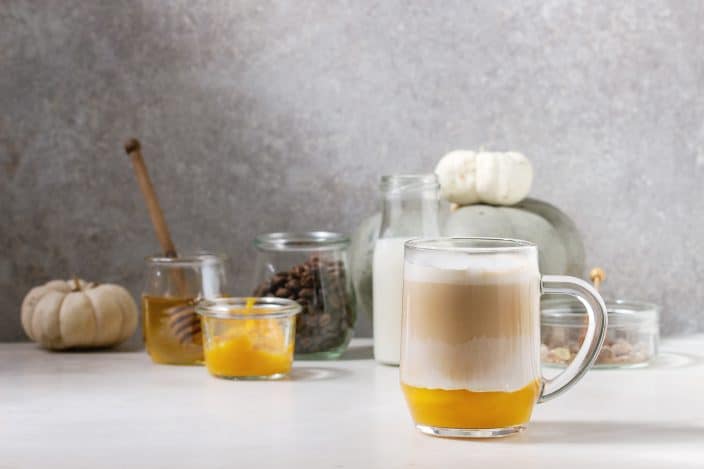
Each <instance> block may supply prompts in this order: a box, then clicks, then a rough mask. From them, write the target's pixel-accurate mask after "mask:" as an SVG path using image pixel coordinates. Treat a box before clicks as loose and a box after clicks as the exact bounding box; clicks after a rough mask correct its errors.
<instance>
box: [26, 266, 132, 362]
mask: <svg viewBox="0 0 704 469" xmlns="http://www.w3.org/2000/svg"><path fill="white" fill-rule="evenodd" d="M21 314H22V327H23V328H24V331H25V333H26V334H27V335H28V336H29V338H30V339H32V340H33V341H35V342H37V343H38V344H39V345H41V346H42V347H45V348H48V349H52V350H61V349H67V348H102V347H110V346H113V345H117V344H119V343H120V342H123V341H124V340H126V339H127V338H129V337H130V336H131V335H132V334H134V331H135V329H136V328H137V317H138V313H137V305H136V304H135V302H134V300H133V299H132V295H130V293H129V292H128V291H127V290H126V289H124V288H123V287H121V286H119V285H113V284H109V283H106V284H100V285H97V284H93V283H88V282H85V281H84V280H80V279H77V278H76V279H73V280H69V281H64V280H52V281H50V282H48V283H46V284H44V285H42V286H39V287H34V288H32V289H31V290H30V291H29V293H27V296H25V298H24V301H23V302H22V313H21Z"/></svg>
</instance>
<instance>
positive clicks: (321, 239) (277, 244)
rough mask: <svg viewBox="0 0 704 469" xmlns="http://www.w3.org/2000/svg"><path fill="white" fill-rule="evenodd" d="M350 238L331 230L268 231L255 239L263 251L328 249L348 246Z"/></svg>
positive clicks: (257, 246)
mask: <svg viewBox="0 0 704 469" xmlns="http://www.w3.org/2000/svg"><path fill="white" fill-rule="evenodd" d="M349 244H350V239H349V238H348V237H347V236H345V235H343V234H341V233H334V232H331V231H305V232H295V231H294V232H282V233H266V234H261V235H259V236H257V237H256V238H255V239H254V245H255V246H256V248H257V249H259V250H262V251H327V250H333V249H341V248H346V247H347V246H349Z"/></svg>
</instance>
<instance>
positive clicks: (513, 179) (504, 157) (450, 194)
mask: <svg viewBox="0 0 704 469" xmlns="http://www.w3.org/2000/svg"><path fill="white" fill-rule="evenodd" d="M435 174H436V175H437V177H438V181H439V182H440V188H441V189H440V191H441V195H442V196H443V198H444V199H446V200H447V201H449V202H452V203H456V204H459V205H471V204H477V203H485V204H491V205H513V204H516V203H518V202H520V201H521V200H523V199H524V198H525V197H526V196H527V195H528V193H529V192H530V187H531V184H532V183H533V167H532V166H531V164H530V161H529V160H528V158H526V157H525V156H524V155H522V154H521V153H516V152H507V153H498V152H484V151H480V152H474V151H466V150H455V151H452V152H450V153H448V154H447V155H445V156H443V157H442V158H441V159H440V161H439V162H438V164H437V166H436V167H435Z"/></svg>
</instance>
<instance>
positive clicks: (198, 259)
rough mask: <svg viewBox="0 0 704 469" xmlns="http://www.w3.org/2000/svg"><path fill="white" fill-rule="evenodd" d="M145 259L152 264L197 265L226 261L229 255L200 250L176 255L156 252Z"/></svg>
mask: <svg viewBox="0 0 704 469" xmlns="http://www.w3.org/2000/svg"><path fill="white" fill-rule="evenodd" d="M144 260H145V261H146V262H147V263H150V264H161V265H177V266H182V265H196V264H202V263H208V262H212V263H214V262H218V261H219V262H225V261H226V260H227V256H226V255H224V254H219V253H214V252H209V251H200V252H195V253H187V254H184V255H178V256H176V257H169V256H166V255H164V254H155V255H152V256H146V257H145V258H144Z"/></svg>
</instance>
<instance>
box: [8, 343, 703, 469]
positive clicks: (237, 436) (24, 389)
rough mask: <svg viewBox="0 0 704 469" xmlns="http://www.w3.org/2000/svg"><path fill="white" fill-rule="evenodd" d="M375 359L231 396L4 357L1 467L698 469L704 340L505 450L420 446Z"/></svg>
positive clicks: (477, 444) (66, 359)
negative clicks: (551, 468)
mask: <svg viewBox="0 0 704 469" xmlns="http://www.w3.org/2000/svg"><path fill="white" fill-rule="evenodd" d="M369 356H370V342H369V341H368V340H358V341H355V342H354V344H353V348H352V349H351V350H350V352H348V355H347V357H346V359H345V360H341V361H335V362H297V363H296V364H295V372H294V373H293V376H292V378H291V379H289V380H286V381H280V382H230V381H224V380H219V379H215V378H212V377H210V376H209V375H208V373H207V372H206V370H205V369H204V368H202V367H172V366H157V365H153V364H152V363H151V362H150V360H149V358H148V357H147V355H146V353H145V352H143V351H131V352H130V351H121V352H111V353H108V352H99V353H49V352H45V351H43V350H39V349H37V348H36V347H35V346H33V345H30V344H0V468H3V469H4V468H15V467H27V468H40V467H67V468H72V469H75V468H91V469H94V468H102V467H155V468H156V467H164V468H170V469H173V468H175V467H194V468H195V467H238V468H250V467H282V468H287V469H292V468H298V467H301V468H303V467H331V468H347V467H354V468H357V467H358V468H368V467H375V468H376V467H378V468H394V467H414V468H420V467H437V468H448V467H475V468H476V467H479V468H489V467H492V468H495V467H502V468H503V467H511V468H520V469H528V468H544V467H558V468H564V469H573V468H587V467H589V468H594V467H599V468H610V467H614V468H629V469H630V468H646V467H647V468H665V467H677V468H690V467H692V468H694V467H696V468H703V467H704V336H696V337H688V338H681V339H677V340H669V341H665V342H664V344H663V346H662V355H661V357H660V359H659V360H658V363H657V364H656V366H653V367H651V368H647V369H641V370H622V371H614V370H603V371H601V370H595V371H592V372H590V373H589V374H587V376H586V378H585V379H584V380H583V381H582V382H580V383H579V384H578V385H577V386H576V387H575V388H574V389H573V390H572V391H570V392H568V393H567V394H565V395H564V396H561V397H560V398H557V399H556V400H554V401H551V402H549V403H546V404H543V405H541V406H539V407H538V408H537V409H536V411H535V413H534V418H533V422H532V424H531V425H530V427H529V428H528V430H527V431H526V432H525V433H523V434H521V435H518V436H514V437H510V438H506V439H503V440H496V441H462V440H445V439H437V438H432V437H428V436H424V435H421V434H420V433H418V432H417V431H416V430H415V429H414V428H413V426H412V424H411V420H410V417H409V415H408V413H407V412H406V408H405V405H404V402H403V399H402V396H401V392H400V390H399V386H398V369H397V368H389V367H386V366H382V365H377V364H375V363H374V362H373V361H371V360H370V359H368V357H369Z"/></svg>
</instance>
